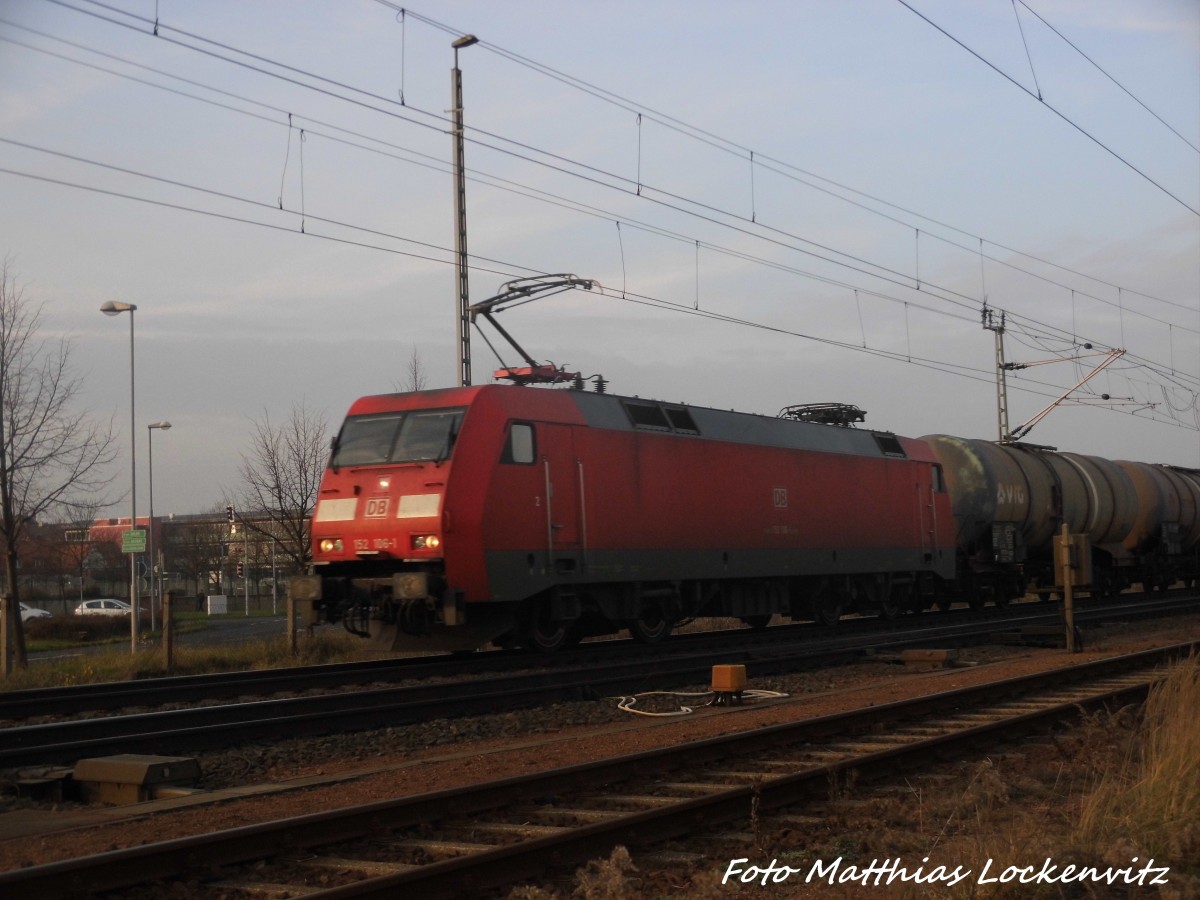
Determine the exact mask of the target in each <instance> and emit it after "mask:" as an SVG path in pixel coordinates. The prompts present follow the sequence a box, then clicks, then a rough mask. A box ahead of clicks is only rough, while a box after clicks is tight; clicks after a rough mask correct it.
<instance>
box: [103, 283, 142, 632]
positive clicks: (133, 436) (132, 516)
mask: <svg viewBox="0 0 1200 900" xmlns="http://www.w3.org/2000/svg"><path fill="white" fill-rule="evenodd" d="M136 309H137V306H135V305H134V304H132V303H118V302H117V301H115V300H109V301H108V302H106V303H105V304H104V305H103V306H101V307H100V312H102V313H104V314H105V315H106V316H119V315H120V314H121V313H123V312H127V313H129V439H130V448H129V497H130V507H131V510H130V513H129V530H130V531H131V532H132V531H134V530H136V528H137V425H136V421H137V419H136V414H135V412H134V389H133V385H134V379H133V313H134V310H136ZM129 608H130V611H129V641H130V652H131V653H137V648H138V581H137V554H136V553H130V554H129Z"/></svg>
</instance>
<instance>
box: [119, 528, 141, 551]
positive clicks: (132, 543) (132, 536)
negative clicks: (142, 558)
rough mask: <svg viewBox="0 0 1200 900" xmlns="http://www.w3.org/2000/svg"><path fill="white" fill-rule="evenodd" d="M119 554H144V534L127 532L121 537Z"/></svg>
mask: <svg viewBox="0 0 1200 900" xmlns="http://www.w3.org/2000/svg"><path fill="white" fill-rule="evenodd" d="M121 552H122V553H145V552H146V532H144V531H127V532H125V533H124V534H123V535H121Z"/></svg>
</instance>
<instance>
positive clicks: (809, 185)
mask: <svg viewBox="0 0 1200 900" xmlns="http://www.w3.org/2000/svg"><path fill="white" fill-rule="evenodd" d="M908 3H909V5H908V6H906V5H905V4H903V3H901V2H897V0H853V2H847V0H798V2H791V3H782V2H747V3H738V4H731V3H718V2H707V0H691V2H665V0H664V2H646V0H637V2H620V0H616V2H607V3H591V4H581V3H574V4H571V3H562V2H522V0H511V2H505V3H495V2H482V0H461V2H442V3H436V4H433V3H431V4H425V5H417V6H414V7H411V8H410V9H409V10H408V11H407V13H406V14H404V15H401V14H400V13H398V12H397V9H398V5H397V4H389V3H379V2H372V0H339V2H335V0H323V2H319V0H286V2H285V0H277V2H272V0H237V2H233V0H230V2H220V0H205V2H195V0H191V2H185V0H157V2H156V0H108V2H106V3H104V4H101V3H97V2H89V0H63V2H49V0H5V2H3V3H0V170H3V171H0V255H6V256H7V257H8V258H9V261H10V267H11V269H12V271H13V272H14V273H15V274H16V275H17V277H18V279H19V281H20V283H21V284H22V286H23V287H24V290H25V292H26V296H27V297H28V298H30V299H32V300H35V301H37V302H42V303H44V304H45V314H46V331H47V334H48V335H57V334H59V333H62V334H67V335H70V336H71V338H72V341H73V346H74V354H73V360H74V362H75V364H76V366H77V369H78V371H79V372H80V373H81V374H83V375H85V376H86V377H87V392H86V397H85V400H86V402H87V403H88V404H89V405H90V406H91V408H92V409H93V410H94V414H95V415H96V416H98V417H101V418H103V419H105V420H107V419H108V418H111V419H112V421H113V424H114V427H115V428H116V429H117V430H118V432H119V441H120V447H121V450H122V454H123V457H122V459H121V460H119V461H118V463H117V464H116V466H115V474H116V479H115V481H114V492H115V493H117V494H119V493H120V492H121V491H125V490H127V488H128V479H129V457H128V452H129V427H130V426H129V325H128V319H127V318H126V317H124V316H122V317H118V318H108V317H104V316H102V315H101V314H100V313H99V308H100V306H101V304H102V303H104V302H105V301H107V300H117V301H122V302H127V303H134V304H137V306H138V311H137V314H136V320H135V328H136V373H137V408H136V416H137V435H136V437H137V441H138V445H137V447H138V450H137V454H138V462H139V474H138V482H139V487H138V496H139V512H140V513H141V514H143V515H144V514H145V512H146V509H147V502H146V493H145V492H146V487H145V485H146V481H145V479H146V457H147V454H146V442H147V430H146V425H148V424H149V423H150V422H154V421H157V420H162V419H167V420H170V421H171V422H172V424H173V426H174V427H173V428H172V430H171V431H169V432H166V433H161V432H160V433H156V434H155V439H154V490H155V512H156V513H158V514H166V513H170V512H174V513H191V512H200V511H204V510H207V509H210V508H212V507H214V506H216V505H219V504H222V503H224V499H223V498H224V497H226V496H228V495H230V494H232V493H234V492H236V489H237V485H238V478H237V466H238V461H239V458H240V455H241V454H242V453H243V452H245V451H246V449H247V445H248V437H249V433H250V431H251V429H252V425H253V422H254V421H255V420H256V419H261V418H262V417H263V416H264V415H269V416H270V417H271V418H272V419H273V420H276V421H282V420H285V419H286V418H287V417H288V416H289V414H290V412H291V410H292V407H293V405H294V404H300V403H303V404H305V405H307V406H308V407H309V408H310V409H314V410H319V411H323V413H324V414H325V415H326V416H327V418H328V421H329V423H330V427H331V429H335V428H336V426H337V423H339V422H340V420H341V417H342V416H343V415H344V412H345V410H346V408H347V407H348V406H349V404H350V403H351V402H352V401H353V400H354V399H355V398H356V397H359V396H362V395H365V394H371V393H381V392H388V391H391V390H394V389H396V388H397V387H398V386H399V385H401V384H402V383H403V382H404V380H405V377H406V370H407V368H408V363H409V360H410V358H411V356H412V354H413V352H414V351H415V352H417V353H418V354H419V356H420V360H421V364H422V368H423V370H424V374H425V376H426V379H427V381H428V384H429V385H430V386H446V385H450V384H453V383H454V381H455V378H456V374H457V358H456V356H455V341H454V322H455V304H456V295H455V290H456V287H455V279H454V269H453V247H454V231H453V224H454V220H453V192H452V177H451V170H450V159H451V155H450V153H451V139H450V134H449V125H448V121H447V118H446V111H447V109H448V108H449V107H450V105H451V101H450V85H451V79H450V70H451V68H452V66H453V61H454V54H453V50H452V49H451V41H452V40H453V39H454V38H455V37H457V36H458V35H461V34H467V33H471V34H474V35H476V36H478V38H479V39H480V43H479V44H477V45H475V46H472V47H468V48H465V49H463V50H461V51H460V56H459V59H460V65H461V68H462V71H463V81H464V108H465V119H466V123H467V139H468V141H467V146H466V160H467V169H468V178H469V181H468V185H467V197H468V199H467V214H468V222H469V249H470V252H471V257H472V264H473V268H472V271H471V276H470V290H471V297H472V300H482V299H484V298H486V297H489V296H491V295H493V294H495V293H496V292H497V290H498V289H499V287H500V285H501V284H502V283H503V282H505V281H507V280H509V279H511V278H516V277H525V276H530V275H534V274H540V273H554V272H571V273H575V274H577V275H580V276H583V277H588V278H594V279H597V280H598V281H599V282H600V284H601V285H602V286H603V290H597V291H594V292H591V293H584V292H573V293H570V294H564V295H559V296H556V297H553V298H548V299H544V300H540V301H537V302H535V303H532V304H529V305H526V306H522V307H520V308H517V309H514V310H511V311H509V312H506V313H505V314H504V315H503V317H502V318H501V322H502V323H503V324H504V325H505V326H506V327H507V328H508V329H509V330H510V331H511V332H512V333H513V334H514V335H515V336H516V337H517V338H518V340H519V341H520V342H521V343H522V344H523V345H525V347H526V348H527V349H528V350H529V351H530V353H531V354H532V355H533V356H534V357H536V358H538V359H550V360H553V361H555V362H557V363H561V364H566V365H567V366H568V367H570V368H571V369H573V370H579V371H582V372H583V373H584V374H591V373H595V372H599V373H602V374H603V375H604V376H605V377H606V378H607V379H608V380H609V381H610V383H611V390H612V391H614V392H617V393H623V394H630V395H640V396H644V397H657V398H661V399H667V400H677V401H685V402H690V403H694V404H698V405H707V406H715V407H721V408H736V409H740V410H745V411H750V412H759V413H765V414H768V415H774V414H775V413H776V412H777V411H778V410H779V409H780V408H781V407H784V406H787V405H791V404H796V403H806V402H819V401H840V402H846V403H855V404H857V405H859V406H861V407H862V408H864V409H866V410H867V412H868V417H867V425H868V426H870V427H874V428H877V429H882V430H892V431H896V432H899V433H901V434H907V435H913V436H919V435H922V434H928V433H934V432H945V433H951V434H959V435H963V436H970V437H983V438H989V439H994V438H995V437H996V430H997V425H996V409H995V407H996V391H995V379H994V364H995V358H994V345H993V335H992V333H990V332H987V331H984V330H983V329H982V328H981V325H980V310H981V306H982V303H983V301H984V299H985V298H986V301H987V303H988V305H989V307H990V308H992V309H994V310H996V311H1001V310H1003V311H1005V313H1006V314H1007V324H1008V332H1007V334H1006V343H1005V349H1006V353H1007V356H1008V358H1009V359H1010V360H1013V361H1016V362H1035V361H1041V360H1048V359H1060V358H1067V357H1072V356H1075V355H1077V351H1076V350H1075V349H1074V348H1075V346H1076V345H1080V344H1083V343H1085V342H1087V343H1092V344H1094V351H1107V350H1109V349H1111V348H1123V349H1125V350H1127V351H1128V352H1127V355H1126V356H1125V357H1123V358H1122V359H1120V360H1118V361H1117V362H1115V363H1114V364H1113V365H1112V366H1111V367H1110V368H1109V369H1108V370H1107V372H1106V373H1104V374H1102V375H1100V376H1098V377H1097V378H1096V379H1094V380H1093V381H1092V382H1090V383H1089V385H1088V387H1087V388H1086V389H1085V390H1089V391H1093V392H1094V393H1093V394H1092V395H1091V399H1090V401H1089V402H1088V403H1087V404H1086V405H1078V404H1076V405H1071V406H1064V407H1062V408H1060V409H1058V410H1057V411H1055V412H1054V413H1053V414H1051V415H1050V416H1049V417H1048V418H1046V419H1045V420H1044V421H1043V422H1042V423H1041V424H1039V425H1038V426H1037V427H1036V428H1035V429H1034V430H1033V431H1032V432H1031V433H1030V434H1029V436H1028V440H1029V441H1031V442H1034V443H1040V444H1048V445H1054V446H1057V447H1060V448H1061V449H1064V450H1072V451H1079V452H1085V453H1090V454H1094V455H1099V456H1106V457H1110V458H1126V459H1139V460H1144V461H1150V462H1166V463H1174V464H1179V465H1187V466H1193V467H1198V466H1200V430H1198V429H1200V421H1198V419H1200V416H1198V412H1197V390H1198V389H1200V216H1198V211H1200V152H1198V151H1197V147H1198V146H1200V4H1197V3H1195V2H1194V0H1028V2H1027V3H1022V2H1019V0H1018V2H1017V3H1016V4H1015V7H1014V3H1013V0H968V2H963V0H908ZM156 16H157V35H155V30H156V24H155V19H156ZM1056 32H1057V33H1056ZM1072 45H1073V46H1072ZM1039 96H1040V98H1041V99H1040V100H1039ZM289 120H290V124H289ZM68 157H72V158H68ZM473 346H474V351H475V353H474V374H475V382H476V383H481V382H484V381H487V380H489V378H490V372H491V371H492V369H493V368H495V366H496V364H497V363H496V360H495V358H494V357H493V356H492V354H491V352H490V351H489V350H488V348H487V346H486V344H484V343H483V341H482V340H481V339H480V338H479V337H478V336H476V338H475V340H474V343H473ZM1081 352H1087V351H1081ZM1102 359H1103V357H1088V358H1087V359H1086V360H1084V361H1082V362H1070V361H1068V362H1060V363H1056V364H1048V365H1044V366H1037V367H1034V368H1030V369H1024V370H1021V371H1020V372H1018V373H1014V374H1013V376H1012V377H1011V380H1010V400H1009V406H1010V419H1011V424H1012V425H1013V426H1014V427H1015V426H1016V425H1018V424H1020V423H1022V422H1024V421H1025V420H1027V419H1029V418H1030V417H1032V416H1033V415H1034V414H1035V413H1037V412H1038V411H1039V410H1040V409H1041V408H1042V407H1043V406H1045V405H1046V404H1047V403H1049V402H1050V401H1051V400H1052V399H1053V398H1054V397H1055V396H1056V395H1057V394H1058V393H1060V392H1062V391H1065V390H1066V389H1067V388H1069V387H1070V386H1071V385H1072V384H1074V383H1075V381H1077V380H1078V379H1079V378H1080V377H1081V376H1082V373H1083V372H1085V371H1086V369H1087V367H1090V366H1093V365H1096V364H1097V363H1099V362H1100V361H1101V360H1102ZM506 361H511V360H509V359H506ZM1101 394H1108V395H1109V397H1110V399H1109V400H1108V401H1107V402H1105V401H1102V400H1101V399H1100V398H1099V395H1101ZM127 508H128V501H127V500H126V501H122V503H121V504H118V507H117V508H116V509H114V514H127Z"/></svg>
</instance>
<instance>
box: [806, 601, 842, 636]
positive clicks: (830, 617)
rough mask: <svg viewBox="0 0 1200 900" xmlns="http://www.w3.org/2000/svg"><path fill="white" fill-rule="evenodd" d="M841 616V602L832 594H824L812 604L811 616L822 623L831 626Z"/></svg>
mask: <svg viewBox="0 0 1200 900" xmlns="http://www.w3.org/2000/svg"><path fill="white" fill-rule="evenodd" d="M841 617H842V602H841V600H839V599H838V598H837V597H835V596H833V595H832V594H826V596H824V597H822V598H821V599H820V600H818V601H817V602H816V603H814V604H813V618H814V619H815V620H816V621H817V622H819V623H820V624H822V625H828V626H829V627H830V628H832V627H833V626H834V625H836V624H837V623H838V620H839V619H841Z"/></svg>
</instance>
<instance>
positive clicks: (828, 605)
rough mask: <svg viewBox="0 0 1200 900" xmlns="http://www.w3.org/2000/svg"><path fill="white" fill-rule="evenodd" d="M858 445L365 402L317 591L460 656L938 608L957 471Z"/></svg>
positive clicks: (553, 413) (390, 629)
mask: <svg viewBox="0 0 1200 900" xmlns="http://www.w3.org/2000/svg"><path fill="white" fill-rule="evenodd" d="M817 418H818V419H820V417H817ZM830 422H836V423H837V424H829V423H830ZM844 424H847V423H846V420H845V419H841V420H839V419H838V418H837V417H836V416H834V417H832V418H826V419H821V420H820V421H801V420H798V419H796V418H786V417H784V418H772V417H769V416H760V415H748V414H743V413H736V412H726V411H720V410H714V409H706V408H703V407H695V406H688V405H685V404H679V403H664V402H658V401H652V400H642V399H637V398H631V397H620V396H614V395H606V394H599V393H594V394H593V393H586V392H583V391H579V390H539V389H535V388H529V387H520V386H511V385H488V386H478V387H466V388H455V389H447V390H435V391H422V392H417V393H407V394H390V395H384V396H376V397H365V398H363V399H361V400H359V401H357V402H356V403H355V404H354V405H353V406H352V407H351V409H350V412H349V415H348V417H347V419H346V421H345V423H344V424H343V426H342V428H341V431H340V433H339V435H338V437H337V439H336V440H335V442H334V447H333V452H332V454H331V457H330V461H329V467H328V470H327V471H326V473H325V477H324V479H323V481H322V484H321V488H320V493H319V496H318V499H317V505H316V510H315V513H314V516H313V526H312V531H313V561H314V572H315V575H314V576H313V577H312V578H310V579H308V580H307V581H306V582H305V583H304V585H303V588H302V589H303V590H306V591H307V593H306V597H307V598H310V599H312V600H313V601H314V602H315V604H316V606H317V607H318V608H319V609H321V610H322V611H323V612H324V615H325V617H326V618H327V619H330V620H338V619H341V620H343V621H344V622H345V623H346V624H347V627H349V628H350V629H351V630H352V631H355V632H357V633H360V634H364V635H368V634H369V635H371V636H372V637H374V638H376V639H378V640H381V641H382V642H384V643H386V644H387V645H389V646H393V647H394V646H400V645H406V646H414V647H425V648H449V649H472V648H475V647H478V646H481V645H482V644H484V643H486V642H488V641H497V642H499V643H501V644H524V645H527V646H534V647H538V648H541V649H543V650H552V649H555V648H557V647H560V646H562V645H564V644H567V643H569V642H571V641H574V640H578V639H579V638H580V637H583V636H585V635H590V634H601V633H609V632H614V631H617V630H620V629H623V628H628V629H629V630H630V632H631V633H632V634H633V636H634V637H635V638H637V639H639V640H642V641H646V642H653V641H657V640H659V639H661V638H663V637H664V636H666V635H667V634H668V633H670V631H671V629H672V628H673V627H674V626H675V625H676V624H678V623H680V622H681V621H684V620H686V619H688V618H691V617H694V616H697V615H720V616H730V617H735V618H740V619H742V620H743V621H745V622H747V623H750V624H752V625H765V624H766V622H767V621H768V620H769V619H770V617H771V616H772V614H774V613H782V614H784V615H788V616H793V617H797V618H816V619H820V620H825V621H833V620H836V619H837V617H838V616H840V615H841V614H843V613H844V612H849V611H851V610H866V611H877V612H879V613H881V614H883V615H886V616H894V615H896V614H898V613H900V612H902V611H904V610H906V609H920V608H924V607H925V606H928V605H929V604H930V603H931V602H933V601H934V599H935V598H936V597H937V596H938V594H939V591H940V585H941V584H942V583H943V582H945V581H948V580H951V579H953V578H954V576H955V565H956V551H955V532H956V525H955V519H954V516H953V511H952V509H951V503H950V498H949V496H948V494H947V493H946V488H945V479H944V477H943V474H942V469H941V464H940V463H939V461H938V460H937V458H936V457H935V456H934V455H933V453H932V452H931V450H930V448H929V446H928V445H927V444H925V443H924V442H922V441H918V440H913V439H909V438H904V437H899V436H897V435H895V434H891V433H887V432H876V431H869V430H866V429H855V428H848V427H839V425H844Z"/></svg>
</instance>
